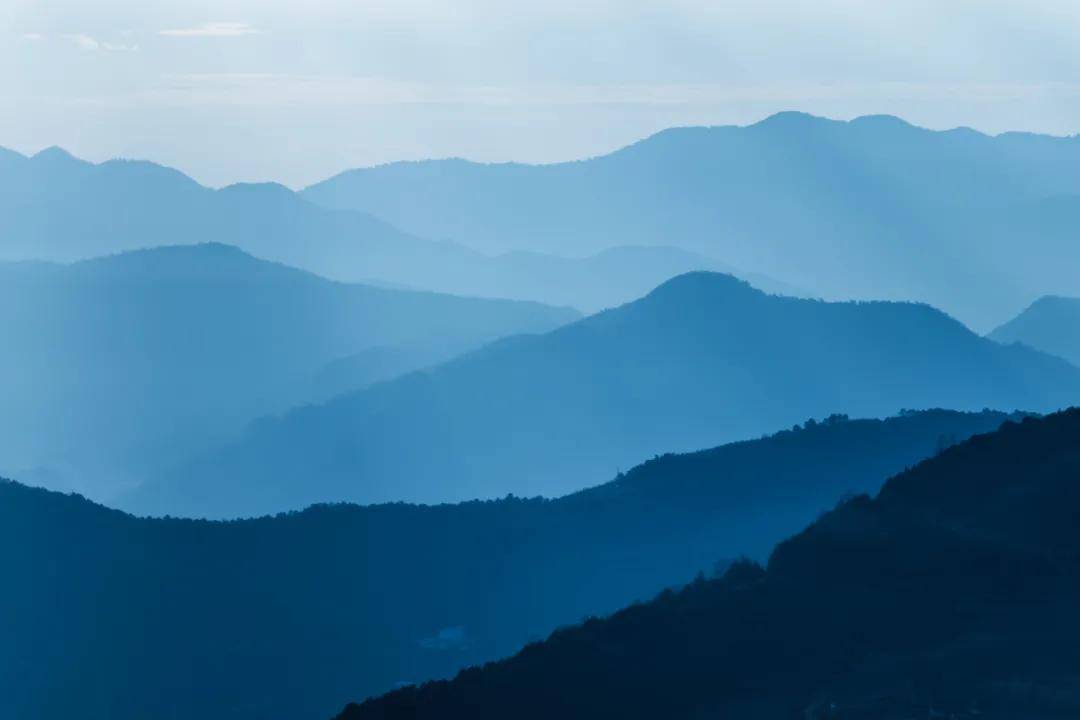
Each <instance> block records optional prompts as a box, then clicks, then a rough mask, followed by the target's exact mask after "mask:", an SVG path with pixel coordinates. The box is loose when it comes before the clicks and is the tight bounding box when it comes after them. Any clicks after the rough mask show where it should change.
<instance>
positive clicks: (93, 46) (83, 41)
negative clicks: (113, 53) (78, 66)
mask: <svg viewBox="0 0 1080 720" xmlns="http://www.w3.org/2000/svg"><path fill="white" fill-rule="evenodd" d="M63 37H64V39H65V40H70V41H71V42H73V43H75V44H76V45H78V46H79V47H80V48H82V49H83V50H100V49H101V43H99V42H98V41H97V40H95V39H94V38H92V37H90V36H89V35H85V34H83V33H68V34H67V35H64V36H63Z"/></svg>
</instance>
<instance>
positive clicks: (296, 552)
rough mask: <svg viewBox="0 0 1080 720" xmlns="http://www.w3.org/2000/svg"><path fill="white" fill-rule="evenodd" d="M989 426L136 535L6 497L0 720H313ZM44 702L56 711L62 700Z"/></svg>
mask: <svg viewBox="0 0 1080 720" xmlns="http://www.w3.org/2000/svg"><path fill="white" fill-rule="evenodd" d="M1004 419H1005V418H1004V417H1003V416H1001V415H998V414H994V413H980V414H975V415H961V414H957V413H950V412H943V411H936V412H928V413H917V414H911V415H907V416H904V417H898V418H893V419H890V420H887V421H884V422H882V421H874V420H858V421H845V420H842V419H837V418H834V419H832V420H830V421H828V422H825V423H807V424H806V426H805V427H803V428H800V429H798V430H794V431H785V432H781V433H779V434H777V435H774V436H771V437H768V438H764V439H761V440H754V441H750V442H745V443H739V444H735V445H728V446H724V447H719V448H715V449H712V450H707V451H703V452H697V453H693V454H689V455H665V456H663V457H660V458H657V459H655V460H652V461H650V462H648V463H645V464H644V465H642V466H640V467H637V468H634V469H633V470H631V471H630V472H628V473H626V474H625V475H622V476H620V477H619V478H617V479H616V480H615V481H613V482H610V483H607V484H605V485H602V486H600V487H597V488H594V489H592V490H588V491H585V492H581V493H578V494H576V495H572V496H569V497H565V498H562V499H559V500H554V501H542V500H519V499H513V498H507V499H503V500H498V501H492V502H483V503H481V502H470V503H465V504H462V505H447V506H440V507H417V506H408V505H401V504H397V505H387V506H380V507H355V506H323V507H315V508H311V509H309V510H306V511H304V512H302V513H294V514H290V515H282V516H279V517H275V518H265V519H260V520H249V521H239V522H229V523H210V522H201V521H177V520H140V519H136V518H133V517H131V516H128V515H124V514H122V513H118V512H115V511H111V510H106V509H105V508H102V507H100V506H96V505H92V504H90V503H89V502H87V501H85V500H82V499H81V498H78V497H72V496H63V495H58V494H53V493H46V492H43V491H37V490H30V489H27V488H25V487H22V486H19V485H15V484H0V567H2V568H3V570H4V581H5V583H4V587H5V591H4V592H3V593H0V637H3V638H4V642H3V643H0V716H3V717H5V718H9V717H10V718H25V717H35V718H41V719H42V720H52V719H53V718H69V717H73V716H78V717H87V718H99V717H100V718H105V717H108V718H110V720H144V719H145V718H171V717H178V718H202V719H203V720H217V719H220V720H226V719H228V720H256V719H257V720H278V719H279V718H280V719H281V720H286V719H288V720H303V719H305V718H326V717H329V716H330V715H331V714H332V713H334V712H336V711H337V710H339V709H340V708H341V707H342V706H343V705H344V704H345V703H346V702H347V701H349V700H353V699H359V698H363V697H365V696H367V695H370V694H374V693H381V692H384V691H387V690H389V689H391V688H393V687H394V685H395V683H397V682H399V681H420V680H424V679H428V678H432V677H445V676H449V675H451V674H452V673H453V672H455V671H456V670H457V669H459V668H461V667H463V666H465V665H467V664H471V663H476V662H482V661H486V660H490V659H493V658H496V657H501V656H505V655H507V654H509V653H513V652H515V651H517V650H518V649H520V648H521V647H522V646H523V645H524V644H525V643H526V642H527V641H529V640H530V639H537V638H540V637H543V636H544V635H546V634H547V633H548V632H550V631H551V630H552V629H553V628H555V627H556V626H558V625H562V624H565V623H568V622H577V621H579V620H580V619H581V618H582V617H584V616H586V615H591V614H597V613H608V612H613V611H615V610H616V609H618V608H620V607H622V606H624V605H626V604H627V603H630V602H632V601H634V600H639V599H646V598H649V597H652V596H653V595H654V594H655V593H657V592H658V591H659V590H660V589H662V588H663V587H666V586H669V585H679V584H682V583H685V582H687V581H688V580H690V579H691V578H692V577H693V576H694V575H695V574H697V573H698V572H700V571H702V570H704V571H705V572H707V573H710V574H711V571H712V569H713V566H714V563H718V562H720V561H722V560H723V559H725V558H729V557H731V556H732V555H733V553H734V552H736V550H739V551H746V552H752V553H753V554H754V555H755V556H757V557H764V556H765V555H766V554H767V553H768V552H769V550H770V549H771V547H772V545H773V544H774V543H775V542H776V541H778V540H779V539H780V538H782V537H784V536H785V535H787V534H789V533H791V532H793V531H795V530H797V529H798V528H801V527H804V526H805V524H806V523H808V522H809V521H810V520H812V519H813V518H814V517H816V516H817V515H818V514H819V513H820V512H821V511H823V510H825V509H828V508H831V507H832V506H833V505H834V504H835V502H836V499H837V498H839V497H840V496H841V495H842V494H845V493H851V492H862V491H873V490H876V489H877V488H878V487H879V485H880V483H881V482H882V481H883V479H884V478H886V477H888V476H889V475H890V474H892V473H895V472H897V471H899V470H901V469H903V468H905V467H908V466H910V465H912V464H914V463H916V462H918V461H919V460H921V459H923V458H925V457H927V456H929V455H930V454H932V453H934V452H935V451H936V450H937V449H938V448H941V447H944V446H946V445H948V444H950V443H952V442H956V441H960V440H963V439H965V438H966V437H968V436H969V435H971V434H973V433H978V432H983V431H989V430H992V429H994V428H996V427H997V426H998V425H999V424H1000V423H1001V422H1002V421H1003V420H1004ZM58 688H62V691H61V690H58Z"/></svg>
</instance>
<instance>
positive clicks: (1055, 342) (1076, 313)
mask: <svg viewBox="0 0 1080 720" xmlns="http://www.w3.org/2000/svg"><path fill="white" fill-rule="evenodd" d="M990 337H991V338H993V339H994V340H997V341H998V342H1002V343H1015V342H1019V343H1023V344H1025V345H1027V346H1029V347H1033V348H1035V349H1036V350H1042V351H1043V352H1045V353H1049V354H1051V355H1057V356H1058V357H1063V358H1065V359H1066V360H1068V361H1069V362H1071V363H1072V364H1073V365H1077V366H1080V299H1077V298H1063V297H1044V298H1040V299H1039V300H1038V301H1036V302H1035V303H1034V304H1033V305H1032V306H1031V307H1029V308H1028V309H1026V310H1024V312H1022V313H1020V315H1018V316H1017V317H1015V318H1013V319H1012V320H1010V321H1009V322H1007V323H1005V324H1004V325H1002V326H1001V327H999V328H998V329H997V330H995V331H994V332H992V333H990Z"/></svg>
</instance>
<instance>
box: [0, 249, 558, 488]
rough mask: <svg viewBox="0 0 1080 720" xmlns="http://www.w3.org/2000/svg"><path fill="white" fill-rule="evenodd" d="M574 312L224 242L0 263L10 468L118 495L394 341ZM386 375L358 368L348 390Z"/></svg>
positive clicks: (507, 327) (3, 437)
mask: <svg viewBox="0 0 1080 720" xmlns="http://www.w3.org/2000/svg"><path fill="white" fill-rule="evenodd" d="M577 317H578V315H577V313H575V312H574V311H572V310H569V309H559V308H551V307H547V306H543V305H537V304H533V303H523V302H509V301H493V300H473V299H466V298H459V297H453V296H447V295H436V294H432V293H419V292H408V291H399V290H386V289H380V288H373V287H367V286H363V285H350V284H342V283H336V282H330V281H328V280H324V279H322V278H319V277H316V276H314V275H311V274H309V273H306V272H302V271H299V270H295V269H292V268H288V267H285V266H282V265H277V264H274V263H269V262H266V261H262V260H257V259H255V258H253V257H251V256H249V255H246V254H244V253H243V252H241V251H239V250H237V249H235V248H232V247H228V246H224V245H211V244H208V245H184V246H176V247H165V248H157V249H153V250H143V251H133V252H128V253H123V254H119V255H114V256H108V257H103V258H99V259H94V260H88V261H82V262H78V263H74V264H70V265H60V264H50V263H0V336H2V337H3V343H2V344H0V386H2V388H3V397H4V402H3V403H2V404H0V463H2V466H3V468H4V471H5V472H7V473H9V474H11V475H12V476H16V477H20V478H24V479H27V480H32V481H35V482H40V483H42V484H45V485H48V486H50V487H77V488H78V489H80V490H81V491H83V492H86V493H88V494H91V495H93V496H94V497H98V498H110V497H112V496H113V495H114V494H115V493H117V492H120V491H121V490H122V489H123V487H124V486H126V485H128V484H131V483H135V482H137V481H139V480H141V479H142V478H144V477H146V476H147V475H150V474H152V473H153V472H159V471H161V470H162V469H163V468H165V467H168V466H169V465H171V464H172V463H176V462H179V461H180V460H181V459H183V458H185V457H186V456H187V455H188V454H190V453H195V452H199V451H206V450H207V449H209V448H211V447H213V446H215V445H217V444H220V443H222V442H225V441H226V440H229V439H231V438H232V437H233V436H234V435H236V434H238V433H240V431H241V430H242V429H243V428H244V427H245V425H246V424H247V423H248V422H250V421H251V420H254V419H255V418H258V417H262V416H264V415H267V414H271V413H276V412H281V411H283V410H285V409H287V408H289V407H291V406H292V405H295V404H298V403H301V402H304V401H307V400H309V399H310V398H311V397H313V396H315V395H316V394H317V385H318V382H319V380H318V378H319V376H320V374H322V373H324V372H325V368H326V367H327V366H328V365H329V364H331V363H333V362H335V361H340V360H341V359H342V358H346V357H349V356H352V355H354V354H356V353H359V352H362V351H366V350H369V349H371V348H376V347H393V348H399V349H401V351H402V352H411V353H416V354H424V356H425V357H428V358H432V359H446V358H448V357H450V356H451V355H453V354H455V353H456V352H462V351H465V350H469V349H472V348H475V347H478V346H480V345H482V344H484V343H486V342H489V341H491V340H494V339H496V338H498V337H501V336H504V335H511V334H516V333H522V332H525V333H527V332H539V331H546V330H550V329H552V328H554V327H557V326H558V325H561V324H563V323H565V322H569V321H572V320H574V319H576V318H577ZM412 367H413V366H412V365H408V364H406V365H404V366H403V367H401V368H399V369H401V370H407V369H412ZM388 372H393V371H392V369H391V370H388ZM385 374H386V373H385V372H384V373H383V374H382V375H381V376H380V375H376V376H374V377H364V376H363V374H362V373H357V372H353V373H352V374H351V375H349V376H347V377H346V378H345V379H342V380H340V381H339V389H355V388H357V387H362V386H363V385H365V384H367V383H366V382H365V381H366V380H374V379H382V377H385ZM71 483H75V484H74V485H71Z"/></svg>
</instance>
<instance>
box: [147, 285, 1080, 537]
mask: <svg viewBox="0 0 1080 720" xmlns="http://www.w3.org/2000/svg"><path fill="white" fill-rule="evenodd" d="M1078 398H1080V369H1077V368H1075V367H1073V366H1071V365H1069V364H1067V363H1066V362H1064V361H1062V360H1059V359H1057V358H1051V357H1049V356H1046V355H1043V354H1040V353H1038V352H1036V351H1034V350H1030V349H1027V348H1023V347H1003V346H1001V345H999V344H997V343H995V342H992V341H990V340H986V339H984V338H981V337H979V336H977V335H975V334H973V333H972V332H970V331H969V330H967V328H965V327H964V326H963V325H961V324H960V323H958V322H956V321H955V320H952V319H951V318H949V317H947V316H946V315H944V314H942V313H940V312H938V311H937V310H934V309H933V308H930V307H928V306H924V305H910V304H901V303H824V302H820V301H811V300H799V299H793V298H784V297H775V296H769V295H766V294H763V293H761V292H758V291H756V290H754V289H753V288H751V287H750V286H748V285H746V284H745V283H741V282H739V281H738V280H735V279H734V278H731V277H728V276H724V275H716V274H709V273H696V274H689V275H684V276H681V277H679V278H676V279H675V280H672V281H670V282H668V283H666V284H664V285H663V286H661V287H660V288H658V289H657V290H655V291H654V292H652V293H651V294H649V295H648V296H647V297H645V298H643V299H642V300H640V301H637V302H634V303H631V304H628V305H625V306H623V307H620V308H618V309H615V310H611V311H608V312H604V313H601V314H598V315H595V316H592V317H588V318H585V319H584V320H581V321H579V322H576V323H574V324H571V325H568V326H566V327H563V328H560V329H558V330H555V331H553V332H551V333H548V334H545V335H537V336H529V337H517V338H510V339H507V340H505V341H501V342H498V343H494V344H492V345H490V346H488V347H486V348H483V349H482V350H480V351H478V352H476V353H472V354H469V355H466V356H464V357H461V358H458V359H456V360H454V361H452V362H450V363H448V364H445V365H441V366H439V367H437V368H434V369H432V370H430V371H427V372H422V373H416V374H413V375H409V376H406V377H404V378H401V379H399V380H395V381H392V382H389V383H384V384H380V385H376V386H374V387H372V388H370V389H368V390H365V391H363V392H358V393H353V394H350V395H346V396H342V397H340V398H337V399H335V400H333V401H331V402H329V403H327V404H325V405H320V406H313V407H306V408H302V409H299V410H297V411H295V412H291V413H289V414H287V415H285V416H283V417H282V418H280V419H275V420H268V421H266V422H263V423H259V424H258V425H257V426H254V427H253V428H252V429H251V430H250V431H249V432H248V433H246V434H245V436H244V437H243V438H241V439H240V440H239V441H238V442H236V443H235V444H232V445H230V446H228V447H225V448H223V449H221V450H220V451H217V452H214V453H211V454H209V455H207V456H206V457H205V458H203V459H201V460H199V461H197V462H195V463H192V464H191V465H189V466H187V467H185V468H183V469H181V470H180V471H178V472H175V473H172V474H170V475H169V476H168V477H165V478H163V479H162V480H161V481H160V482H157V483H153V484H148V486H147V487H146V488H145V490H144V491H143V492H142V493H140V495H139V496H138V497H136V498H132V500H131V504H130V507H132V508H135V509H137V510H139V511H145V512H153V513H163V512H173V513H176V512H181V513H184V514H191V515H195V516H205V515H210V516H243V515H252V514H259V513H264V512H272V511H280V510H287V509H292V508H298V507H303V506H305V505H307V504H310V503H312V502H318V501H327V500H352V501H358V502H381V501H393V500H408V501H421V502H438V501H455V500H464V499H469V498H473V497H499V496H502V495H505V494H506V493H508V492H513V493H517V494H523V495H535V494H541V495H547V496H554V495H560V494H564V493H566V492H571V491H573V490H577V489H579V488H582V487H585V486H588V485H591V484H594V483H595V482H596V481H597V479H598V478H603V477H607V476H609V475H611V474H612V473H614V472H615V471H616V470H617V469H619V468H626V467H631V466H633V465H634V464H636V463H639V462H641V461H642V460H644V459H646V458H648V457H650V456H652V455H653V454H655V453H659V452H665V451H688V450H693V449H695V448H700V447H708V446H711V445H715V444H716V443H717V442H726V441H730V440H735V439H742V438H747V437H754V436H757V435H759V434H760V433H763V432H769V431H770V430H771V429H774V428H777V427H783V426H786V425H791V424H792V423H794V422H798V421H799V420H800V419H802V418H805V417H808V416H818V417H821V416H824V415H828V414H830V413H833V412H841V413H847V414H850V415H853V416H863V417H867V416H884V415H889V414H893V413H895V412H897V411H899V410H900V409H902V408H921V407H948V408H953V409H960V410H980V409H982V408H985V407H991V408H997V409H1004V410H1017V409H1019V410H1033V411H1042V410H1050V409H1055V408H1058V407H1062V406H1065V405H1068V404H1070V403H1072V402H1075V401H1077V399H1078Z"/></svg>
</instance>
